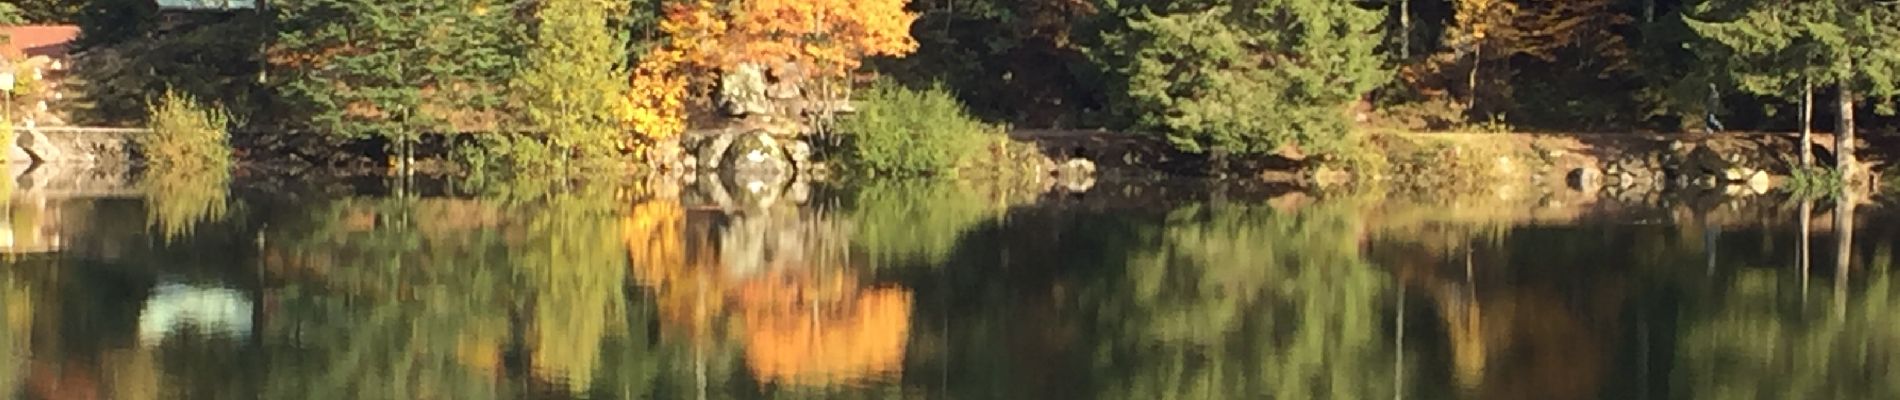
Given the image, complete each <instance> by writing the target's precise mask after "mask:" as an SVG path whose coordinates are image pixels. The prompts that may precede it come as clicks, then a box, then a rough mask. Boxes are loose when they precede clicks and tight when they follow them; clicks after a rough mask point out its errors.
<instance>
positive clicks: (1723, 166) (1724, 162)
mask: <svg viewBox="0 0 1900 400" xmlns="http://www.w3.org/2000/svg"><path fill="white" fill-rule="evenodd" d="M1687 158H1688V163H1687V164H1688V165H1687V166H1688V167H1689V168H1688V169H1690V170H1692V171H1694V172H1698V173H1702V174H1716V173H1720V172H1722V171H1725V170H1727V169H1728V168H1729V167H1730V166H1732V165H1733V164H1734V163H1731V162H1729V161H1728V159H1727V158H1725V157H1722V155H1721V154H1716V152H1715V150H1712V149H1710V148H1709V147H1708V146H1697V147H1696V148H1695V150H1692V151H1690V152H1689V156H1688V157H1687Z"/></svg>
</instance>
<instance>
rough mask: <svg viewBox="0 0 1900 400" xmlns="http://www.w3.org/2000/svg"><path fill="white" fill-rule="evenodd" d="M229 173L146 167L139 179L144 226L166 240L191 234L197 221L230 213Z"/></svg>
mask: <svg viewBox="0 0 1900 400" xmlns="http://www.w3.org/2000/svg"><path fill="white" fill-rule="evenodd" d="M230 186H231V172H230V170H228V169H224V168H205V169H171V168H157V169H147V170H145V173H144V175H142V176H140V178H139V189H140V191H141V192H142V193H143V194H144V195H145V227H146V228H147V229H148V230H152V231H157V232H158V233H159V234H160V235H161V237H162V238H164V239H165V241H166V242H174V241H178V240H179V239H182V238H186V237H189V236H191V235H192V234H193V233H195V232H196V231H197V227H198V226H199V225H201V224H209V223H217V222H220V221H223V220H225V218H226V217H228V216H229V215H230V214H231V212H230V208H231V201H230V193H231V191H230Z"/></svg>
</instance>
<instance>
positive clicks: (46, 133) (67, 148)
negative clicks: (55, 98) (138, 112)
mask: <svg viewBox="0 0 1900 400" xmlns="http://www.w3.org/2000/svg"><path fill="white" fill-rule="evenodd" d="M14 134H15V135H16V136H18V137H17V138H16V143H13V146H8V149H7V162H9V163H26V162H30V163H35V164H78V165H106V164H130V163H132V162H133V161H134V160H135V158H134V154H135V152H134V150H133V149H134V144H133V142H132V135H136V134H138V133H137V131H135V130H75V129H60V128H47V129H41V128H27V127H15V128H14Z"/></svg>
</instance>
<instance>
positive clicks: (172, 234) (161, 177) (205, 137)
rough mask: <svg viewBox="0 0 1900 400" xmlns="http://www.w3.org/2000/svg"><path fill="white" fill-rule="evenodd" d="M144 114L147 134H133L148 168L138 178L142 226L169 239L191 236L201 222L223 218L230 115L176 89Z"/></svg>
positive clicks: (228, 164)
mask: <svg viewBox="0 0 1900 400" xmlns="http://www.w3.org/2000/svg"><path fill="white" fill-rule="evenodd" d="M147 115H148V116H147V117H146V119H147V120H149V121H150V123H149V125H148V128H150V129H151V132H149V133H146V134H143V135H139V136H135V137H134V138H133V141H134V142H135V143H136V144H137V145H138V147H139V151H141V152H142V153H143V154H144V155H145V162H146V165H148V166H149V168H147V169H146V170H145V173H144V175H143V176H142V177H141V178H140V182H141V183H142V185H141V186H142V189H143V190H144V193H145V197H146V202H145V203H146V226H147V227H149V228H153V229H156V230H158V231H159V232H160V233H161V234H163V236H164V238H165V240H167V241H172V240H177V239H178V238H181V237H185V236H188V235H190V234H191V233H192V232H193V230H194V228H195V227H196V226H198V225H199V224H201V223H209V222H217V221H220V220H223V219H224V218H225V216H226V215H227V214H228V202H229V201H228V199H227V197H228V196H229V193H230V191H229V188H228V187H229V186H230V182H231V162H232V160H231V157H232V154H231V145H230V143H229V135H228V134H227V133H226V131H225V129H226V128H227V127H229V126H231V117H230V115H229V114H228V113H226V112H225V111H224V109H223V108H221V107H218V106H216V105H206V104H202V103H199V102H198V100H197V99H195V98H193V97H192V96H191V95H188V94H183V93H178V92H175V91H166V92H165V94H164V95H163V96H161V97H159V98H157V99H153V100H152V101H151V105H150V106H149V107H148V111H147Z"/></svg>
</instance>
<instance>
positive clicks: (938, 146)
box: [837, 81, 1003, 176]
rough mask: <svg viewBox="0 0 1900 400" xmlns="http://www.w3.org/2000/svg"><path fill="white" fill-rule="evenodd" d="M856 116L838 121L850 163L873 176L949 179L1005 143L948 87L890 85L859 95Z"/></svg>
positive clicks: (998, 130) (884, 83) (885, 83)
mask: <svg viewBox="0 0 1900 400" xmlns="http://www.w3.org/2000/svg"><path fill="white" fill-rule="evenodd" d="M860 93H861V94H862V96H861V97H859V99H858V100H857V101H856V103H857V105H858V106H857V107H858V110H857V113H855V114H852V115H850V116H847V117H845V118H844V119H843V120H841V121H839V123H838V126H837V130H838V131H839V132H840V133H842V134H843V135H844V137H845V138H844V141H845V148H844V153H845V154H844V158H845V162H846V163H848V164H849V165H850V166H851V167H853V168H856V169H859V170H861V171H863V172H865V173H868V174H873V175H890V176H918V175H948V174H953V173H954V172H955V169H956V168H957V167H959V166H961V165H963V164H964V163H965V162H966V161H969V160H970V159H971V158H973V157H975V156H977V155H978V154H980V153H981V152H982V151H983V150H984V149H985V148H986V145H989V144H992V143H995V142H996V141H998V140H1001V139H1002V134H1003V128H1002V127H999V126H995V125H990V124H986V123H983V122H982V121H978V120H976V119H975V118H973V117H971V116H970V115H969V113H968V112H966V111H965V110H964V108H963V105H962V104H961V103H959V102H958V101H957V99H956V97H953V96H951V95H950V93H949V92H948V91H945V90H944V89H943V87H941V86H936V87H932V88H930V89H926V90H913V89H909V88H905V87H902V86H899V85H896V84H893V83H890V82H888V81H880V82H878V83H875V84H873V85H872V86H871V87H870V88H869V89H868V90H865V91H862V92H860Z"/></svg>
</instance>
